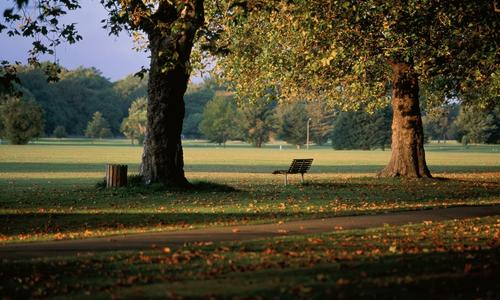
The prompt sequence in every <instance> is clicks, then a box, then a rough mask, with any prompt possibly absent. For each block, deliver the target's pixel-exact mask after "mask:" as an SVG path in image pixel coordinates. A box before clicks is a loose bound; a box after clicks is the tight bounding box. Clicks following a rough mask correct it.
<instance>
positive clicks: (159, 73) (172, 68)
mask: <svg viewBox="0 0 500 300" xmlns="http://www.w3.org/2000/svg"><path fill="white" fill-rule="evenodd" d="M184 2H187V3H188V4H187V5H186V6H185V9H183V10H182V11H180V12H179V11H177V10H176V8H175V5H172V4H167V3H168V2H167V1H164V2H162V3H165V4H164V6H165V7H162V6H161V5H160V8H159V9H158V13H157V14H158V16H157V19H158V21H157V22H156V26H154V27H153V28H152V29H151V30H150V31H149V32H147V33H148V37H149V47H150V50H151V65H150V70H149V82H148V105H147V116H148V118H147V128H146V137H145V140H144V152H143V156H142V165H141V175H142V177H143V180H144V182H145V183H146V184H150V183H155V182H158V183H162V184H164V185H166V186H174V187H186V186H189V183H188V181H187V179H186V177H185V175H184V156H183V151H182V142H181V133H182V124H183V120H184V111H185V107H184V93H185V92H186V88H187V84H188V80H189V76H190V71H191V70H190V66H189V58H190V55H191V50H192V47H193V42H194V38H195V34H196V31H197V30H198V28H199V27H200V26H201V25H202V24H203V1H200V0H192V1H184Z"/></svg>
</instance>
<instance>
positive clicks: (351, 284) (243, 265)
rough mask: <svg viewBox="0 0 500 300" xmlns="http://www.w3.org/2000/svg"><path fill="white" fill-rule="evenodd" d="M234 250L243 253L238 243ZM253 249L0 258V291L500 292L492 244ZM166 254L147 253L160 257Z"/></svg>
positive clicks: (441, 295) (499, 263)
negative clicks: (356, 250) (399, 250)
mask: <svg viewBox="0 0 500 300" xmlns="http://www.w3.org/2000/svg"><path fill="white" fill-rule="evenodd" d="M340 250H341V249H340ZM202 251H203V250H202ZM238 251H239V253H243V254H244V250H242V248H239V249H238ZM259 253H260V252H257V253H256V255H257V259H252V260H251V261H239V260H238V258H237V257H236V258H234V259H233V260H229V262H231V263H230V264H228V263H227V261H226V262H224V261H222V262H221V263H217V265H216V269H215V267H214V266H211V265H209V266H207V264H205V263H204V259H205V258H206V256H207V255H208V253H204V252H200V253H199V254H200V255H199V257H197V256H195V257H193V258H191V259H187V260H181V261H180V263H178V266H177V267H172V266H171V265H170V264H158V263H144V262H142V261H140V259H141V257H142V258H144V256H143V254H142V252H141V254H140V255H138V254H137V253H119V254H117V253H109V255H107V256H105V255H103V256H94V257H92V258H91V259H89V257H85V256H84V257H74V258H69V259H64V260H46V261H45V260H24V261H23V260H18V261H4V262H3V264H2V266H3V267H2V269H0V280H1V282H2V286H3V289H2V294H3V295H4V296H5V297H7V298H13V299H18V298H31V297H33V296H35V295H38V296H40V294H37V293H41V294H42V295H44V296H64V297H68V296H69V297H72V298H73V297H76V298H78V296H80V295H84V293H87V295H88V293H91V295H92V296H95V297H97V298H108V297H109V296H110V292H111V291H113V293H114V292H118V293H119V294H118V297H117V298H121V299H133V298H137V297H138V295H140V297H144V298H164V297H165V296H164V295H165V289H166V288H168V290H169V292H171V293H172V294H173V295H178V296H179V298H182V297H188V298H193V299H198V298H208V297H209V296H210V298H219V299H222V298H224V299H232V298H235V297H238V298H244V299H255V298H264V299H268V298H279V299H298V298H300V299H426V298H428V299H497V297H498V295H499V294H500V285H498V278H499V276H500V260H499V257H500V249H499V248H498V247H496V248H492V249H483V250H477V251H463V252H459V253H458V252H452V251H447V252H441V253H437V252H431V253H419V254H402V255H384V256H380V257H377V258H369V257H368V258H366V257H356V256H354V257H352V258H350V259H348V260H345V259H335V261H329V260H326V259H321V258H318V259H316V258H315V259H309V260H308V261H307V260H306V259H303V258H301V257H298V258H294V257H289V256H287V255H283V256H282V257H281V258H280V257H276V259H275V261H273V262H267V263H261V262H260V259H258V258H259V255H262V254H259ZM262 253H263V252H262ZM284 253H286V252H284ZM148 254H150V253H149V252H148V253H146V255H148ZM165 256H167V255H166V254H157V255H153V256H152V258H150V257H148V256H146V258H149V259H153V261H154V260H155V259H158V260H160V261H161V259H162V258H163V257H165ZM156 257H158V258H156ZM305 257H306V258H307V257H308V256H307V255H306V256H305ZM110 258H112V259H110ZM262 259H263V260H265V259H266V258H265V257H262ZM464 266H465V268H464ZM211 270H212V271H213V270H217V272H212V271H211ZM36 277H38V278H39V279H38V280H32V281H29V282H28V284H26V283H25V282H22V279H31V278H36ZM40 278H42V280H40ZM130 279H136V280H130ZM118 287H119V288H118ZM159 295H162V296H163V297H160V296H159ZM115 296H116V295H115Z"/></svg>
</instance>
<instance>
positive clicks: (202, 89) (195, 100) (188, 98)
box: [182, 78, 222, 138]
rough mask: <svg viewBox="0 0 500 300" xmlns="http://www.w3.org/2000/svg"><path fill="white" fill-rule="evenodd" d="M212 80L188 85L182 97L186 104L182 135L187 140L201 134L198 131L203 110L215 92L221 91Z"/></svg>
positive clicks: (198, 136)
mask: <svg viewBox="0 0 500 300" xmlns="http://www.w3.org/2000/svg"><path fill="white" fill-rule="evenodd" d="M221 90H222V88H221V87H220V86H218V85H217V84H216V83H215V81H214V80H213V79H210V78H209V79H205V81H204V82H202V83H199V84H190V85H189V86H188V89H187V91H186V94H185V96H184V101H185V102H186V116H185V118H184V125H183V128H182V134H183V135H184V136H186V137H189V138H200V137H201V136H202V133H201V132H200V130H199V127H200V122H201V120H202V115H203V108H204V107H205V105H206V104H207V103H208V102H209V101H210V100H211V99H213V98H214V95H215V92H216V91H221Z"/></svg>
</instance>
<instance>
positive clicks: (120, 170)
mask: <svg viewBox="0 0 500 300" xmlns="http://www.w3.org/2000/svg"><path fill="white" fill-rule="evenodd" d="M127 169H128V166H127V165H112V164H107V165H106V187H108V188H110V187H121V186H127Z"/></svg>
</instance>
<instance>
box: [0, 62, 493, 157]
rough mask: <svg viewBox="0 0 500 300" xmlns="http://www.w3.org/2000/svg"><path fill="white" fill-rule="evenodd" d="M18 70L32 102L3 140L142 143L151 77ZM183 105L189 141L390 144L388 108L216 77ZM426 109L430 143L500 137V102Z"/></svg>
mask: <svg viewBox="0 0 500 300" xmlns="http://www.w3.org/2000/svg"><path fill="white" fill-rule="evenodd" d="M18 75H19V78H20V83H19V86H18V89H19V91H21V92H22V94H23V100H24V101H25V102H27V104H26V105H24V106H23V104H22V103H18V102H15V101H14V102H13V101H10V102H9V104H4V105H3V108H2V107H0V113H2V114H4V115H3V120H0V121H3V122H0V132H2V131H3V137H9V136H10V138H9V139H11V140H18V141H19V142H21V143H24V142H27V141H29V139H30V138H32V137H36V136H39V135H40V133H42V131H43V132H44V134H45V135H46V136H55V137H64V136H66V135H72V136H83V135H85V136H88V137H93V138H97V137H109V136H117V135H122V134H124V135H125V136H127V137H128V138H130V139H131V140H132V141H135V140H137V141H139V142H142V139H143V137H144V132H145V126H146V102H147V76H146V78H143V79H140V78H138V77H135V76H132V75H130V76H127V77H125V78H124V79H122V80H119V81H116V82H111V81H110V80H109V79H107V78H105V77H104V76H102V74H101V72H100V71H99V70H97V69H95V68H82V67H81V68H78V69H75V70H66V69H63V70H62V72H61V74H60V79H59V80H58V81H57V82H54V83H48V82H47V76H46V75H45V72H44V71H43V69H33V68H31V67H21V68H20V69H19V74H18ZM422 102H423V103H425V99H424V101H422ZM28 103H31V104H29V105H28ZM185 103H186V114H185V119H184V126H183V136H184V137H185V138H207V139H209V140H211V141H213V142H216V143H219V144H225V142H226V141H227V140H243V141H247V142H249V143H251V144H253V145H254V146H256V147H261V146H262V145H263V144H265V143H266V142H268V141H269V140H271V139H281V140H284V141H286V142H288V143H290V144H293V145H297V146H298V147H299V146H300V145H303V144H305V143H306V142H307V127H309V136H310V141H311V142H312V143H315V144H318V145H322V144H326V143H330V144H331V145H332V147H333V148H335V149H365V150H369V149H376V148H380V149H385V148H387V147H390V144H391V120H392V111H391V109H390V107H389V106H387V107H385V108H382V109H378V110H375V111H372V112H366V111H364V110H362V109H360V110H358V111H352V112H343V111H339V110H336V109H334V108H331V107H328V106H327V105H326V104H325V103H324V102H321V101H312V102H311V101H309V102H306V101H302V102H301V101H299V102H295V103H278V101H277V100H276V98H275V97H274V98H273V96H272V95H270V96H269V97H267V98H264V99H254V100H249V99H240V100H239V101H236V99H235V98H234V96H233V93H231V92H228V91H226V90H225V89H224V88H223V87H221V86H219V85H217V84H216V83H215V81H214V80H211V79H206V80H205V81H204V82H203V83H199V84H191V85H189V87H188V90H187V92H186V94H185ZM37 105H38V108H37V107H36V106H37ZM23 110H24V113H22V111H23ZM39 111H41V112H39ZM422 111H423V125H424V131H425V137H426V139H427V140H429V139H432V140H438V141H439V140H451V139H456V140H458V141H459V142H462V143H464V144H467V143H499V142H500V103H498V104H497V105H496V106H495V107H490V108H487V109H484V108H479V107H468V106H460V105H459V104H455V103H451V104H446V105H441V106H439V107H432V108H425V107H423V108H422ZM20 112H21V113H20ZM42 115H43V118H42ZM32 119H39V121H38V124H34V125H32V126H31V131H32V133H29V132H25V133H19V132H18V133H15V132H12V133H11V134H10V135H8V134H7V133H6V131H8V130H7V129H6V128H7V127H9V126H10V128H17V127H19V126H21V125H22V124H25V125H22V126H24V127H26V128H27V126H28V124H29V123H30V120H32ZM42 119H43V120H42ZM2 123H3V125H2ZM43 123H44V124H43ZM20 124H21V125H20ZM2 127H4V129H3V130H2Z"/></svg>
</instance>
